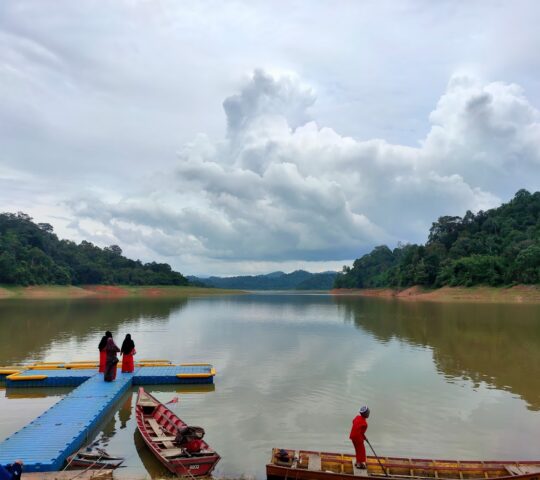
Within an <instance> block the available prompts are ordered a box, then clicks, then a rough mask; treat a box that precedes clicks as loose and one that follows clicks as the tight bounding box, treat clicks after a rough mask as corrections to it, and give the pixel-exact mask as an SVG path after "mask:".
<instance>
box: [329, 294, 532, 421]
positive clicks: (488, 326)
mask: <svg viewBox="0 0 540 480" xmlns="http://www.w3.org/2000/svg"><path fill="white" fill-rule="evenodd" d="M335 302H336V304H337V305H338V306H339V307H340V308H341V309H342V310H343V314H344V315H345V317H346V318H347V319H348V320H349V321H350V320H352V321H353V322H354V324H355V325H356V326H357V327H358V328H361V329H362V330H364V331H366V332H369V333H370V334H372V335H373V336H374V337H375V338H377V339H378V340H379V341H381V342H388V341H390V340H392V339H399V340H401V341H404V342H407V343H409V344H411V345H418V346H427V347H429V348H431V349H432V350H433V360H434V362H435V364H436V366H437V369H438V370H439V371H440V372H441V373H443V374H444V375H445V376H447V377H448V378H449V379H469V380H471V381H472V382H473V383H474V384H475V385H476V386H478V384H479V383H480V382H487V383H489V384H490V385H492V386H493V387H495V388H497V389H502V390H508V391H511V392H513V393H516V394H518V395H519V396H520V397H521V398H523V399H524V400H525V401H526V402H527V405H528V407H529V408H530V409H532V410H540V348H539V346H540V322H539V314H540V308H539V307H538V306H536V305H494V304H457V303H431V302H404V301H395V300H377V301H372V300H371V299H362V298H359V299H358V298H356V299H350V298H346V297H337V298H336V299H335Z"/></svg>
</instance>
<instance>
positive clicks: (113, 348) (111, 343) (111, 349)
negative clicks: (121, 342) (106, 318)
mask: <svg viewBox="0 0 540 480" xmlns="http://www.w3.org/2000/svg"><path fill="white" fill-rule="evenodd" d="M105 350H107V352H119V351H120V349H119V348H118V346H117V345H116V343H114V340H113V339H112V337H111V338H109V339H107V346H106V347H105Z"/></svg>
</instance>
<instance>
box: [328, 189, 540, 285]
mask: <svg viewBox="0 0 540 480" xmlns="http://www.w3.org/2000/svg"><path fill="white" fill-rule="evenodd" d="M538 283H540V192H535V193H533V194H531V193H529V192H528V191H526V190H520V191H518V192H517V193H516V195H515V197H514V198H513V199H512V200H511V201H510V202H508V203H506V204H503V205H501V206H500V207H498V208H494V209H492V210H488V211H485V212H484V211H480V212H478V213H477V214H476V215H475V214H473V213H472V212H470V211H467V213H466V214H465V215H464V216H463V218H461V217H454V216H444V217H440V218H439V219H438V221H437V222H435V223H433V224H432V227H431V229H430V231H429V237H428V241H427V242H426V244H425V245H416V244H410V245H402V246H398V247H397V248H395V249H393V250H391V249H390V248H388V247H387V246H385V245H382V246H379V247H376V248H375V249H373V251H372V252H370V253H368V254H366V255H364V256H363V257H361V258H359V259H357V260H355V261H354V264H353V266H352V268H351V267H344V268H343V272H342V273H340V274H339V275H338V276H337V277H336V280H335V283H334V287H335V288H380V287H398V288H405V287H410V286H413V285H423V286H426V287H442V286H473V285H491V286H499V285H512V284H538Z"/></svg>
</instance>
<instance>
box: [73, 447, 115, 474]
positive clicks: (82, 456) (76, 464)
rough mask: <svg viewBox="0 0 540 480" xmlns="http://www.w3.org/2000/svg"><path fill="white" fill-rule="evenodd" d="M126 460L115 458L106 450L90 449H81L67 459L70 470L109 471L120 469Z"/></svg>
mask: <svg viewBox="0 0 540 480" xmlns="http://www.w3.org/2000/svg"><path fill="white" fill-rule="evenodd" d="M123 462H124V459H123V458H122V457H113V456H111V455H109V454H108V453H107V452H106V451H105V450H102V449H100V448H98V449H96V450H91V449H89V448H85V449H81V450H79V451H78V452H76V453H74V454H73V455H71V456H69V457H68V459H67V468H69V469H79V468H83V469H87V468H88V469H92V468H93V469H99V470H103V469H107V470H114V469H115V468H118V467H119V466H120V465H121V464H122V463H123Z"/></svg>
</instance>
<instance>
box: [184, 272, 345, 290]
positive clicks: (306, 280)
mask: <svg viewBox="0 0 540 480" xmlns="http://www.w3.org/2000/svg"><path fill="white" fill-rule="evenodd" d="M336 275H337V272H324V273H310V272H306V271H305V270H296V271H294V272H291V273H284V272H272V273H268V274H266V275H244V276H239V277H208V278H200V277H194V276H189V277H187V278H188V280H189V281H190V283H191V284H205V285H207V286H209V287H216V288H231V289H239V290H330V289H331V288H332V286H333V284H334V280H335V278H336Z"/></svg>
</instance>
